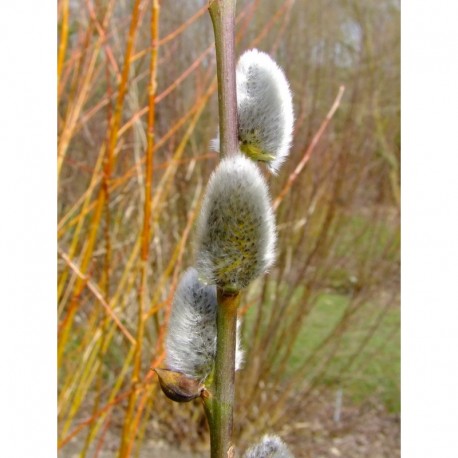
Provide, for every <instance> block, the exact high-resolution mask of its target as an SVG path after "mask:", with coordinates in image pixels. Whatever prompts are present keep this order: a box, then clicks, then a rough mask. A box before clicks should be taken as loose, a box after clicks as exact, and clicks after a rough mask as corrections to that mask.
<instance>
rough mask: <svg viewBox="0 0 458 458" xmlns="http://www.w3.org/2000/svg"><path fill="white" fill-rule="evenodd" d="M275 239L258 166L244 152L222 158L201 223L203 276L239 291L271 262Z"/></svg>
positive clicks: (199, 264) (199, 243)
mask: <svg viewBox="0 0 458 458" xmlns="http://www.w3.org/2000/svg"><path fill="white" fill-rule="evenodd" d="M275 240H276V234H275V222H274V215H273V212H272V208H271V204H270V197H269V192H268V189H267V185H266V183H265V181H264V178H263V176H262V175H261V173H260V171H259V169H258V167H257V166H256V164H255V163H254V162H252V161H251V160H249V159H247V158H246V157H245V156H243V155H241V154H237V155H235V156H231V157H228V158H226V159H223V160H222V161H221V162H220V164H219V165H218V167H217V168H216V170H215V171H214V172H213V174H212V176H211V178H210V181H209V183H208V187H207V191H206V194H205V198H204V202H203V205H202V211H201V214H200V217H199V221H198V224H197V263H196V267H197V270H198V272H199V275H200V278H201V279H202V281H203V282H204V283H206V284H216V285H217V286H219V287H221V288H222V289H223V290H225V291H228V292H237V291H240V290H241V289H243V288H245V287H246V286H248V284H249V283H250V282H251V281H252V280H254V279H255V278H256V277H257V276H259V275H261V274H263V273H264V272H266V271H267V269H268V268H269V267H270V266H271V265H272V263H273V261H274V258H275Z"/></svg>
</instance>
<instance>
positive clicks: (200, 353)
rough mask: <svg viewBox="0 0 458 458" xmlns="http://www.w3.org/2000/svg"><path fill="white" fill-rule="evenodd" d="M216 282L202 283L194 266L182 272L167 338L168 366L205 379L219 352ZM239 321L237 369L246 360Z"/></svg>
mask: <svg viewBox="0 0 458 458" xmlns="http://www.w3.org/2000/svg"><path fill="white" fill-rule="evenodd" d="M217 306H218V304H217V296H216V286H214V285H204V284H202V283H201V282H200V281H199V279H198V275H197V271H196V269H194V268H192V267H191V268H189V269H188V270H187V271H186V272H185V273H184V274H183V276H182V278H181V280H180V283H179V285H178V287H177V290H176V292H175V297H174V300H173V305H172V313H171V316H170V322H169V328H168V334H167V339H166V354H167V356H166V366H167V368H168V369H170V370H173V371H176V372H181V373H183V374H185V375H187V376H188V377H191V378H195V379H198V380H200V381H204V380H205V379H206V378H207V376H208V375H209V374H210V372H211V370H212V368H213V365H214V361H215V355H216V310H217ZM239 325H240V324H239V322H238V323H237V346H236V363H235V364H236V369H235V370H239V369H240V368H241V366H242V363H243V350H242V349H241V345H240V336H239V332H238V330H239Z"/></svg>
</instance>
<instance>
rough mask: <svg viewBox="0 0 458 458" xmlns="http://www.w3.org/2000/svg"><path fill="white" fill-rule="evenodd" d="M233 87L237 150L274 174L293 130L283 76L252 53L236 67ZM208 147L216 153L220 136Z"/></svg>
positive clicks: (268, 59)
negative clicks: (260, 162)
mask: <svg viewBox="0 0 458 458" xmlns="http://www.w3.org/2000/svg"><path fill="white" fill-rule="evenodd" d="M236 85H237V115H238V137H239V145H240V148H241V150H242V151H243V152H244V153H245V154H247V155H248V156H249V157H250V158H251V159H254V160H259V161H262V162H266V163H267V166H268V168H269V170H270V171H271V172H272V173H273V174H275V173H277V172H278V169H279V168H280V166H281V164H282V163H283V162H284V160H285V158H286V157H287V155H288V154H289V150H290V147H291V141H292V133H293V127H294V112H293V103H292V95H291V91H290V88H289V84H288V81H287V79H286V77H285V74H284V73H283V70H282V69H281V68H280V67H279V66H278V65H277V64H276V62H275V61H274V60H273V59H272V58H271V57H270V56H269V55H268V54H266V53H263V52H260V51H258V50H257V49H251V50H249V51H246V52H245V53H243V54H242V56H241V57H240V59H239V61H238V63H237V68H236ZM210 147H211V148H212V149H214V150H216V151H219V136H218V137H217V138H215V139H214V140H212V141H211V143H210Z"/></svg>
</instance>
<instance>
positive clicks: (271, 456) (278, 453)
mask: <svg viewBox="0 0 458 458" xmlns="http://www.w3.org/2000/svg"><path fill="white" fill-rule="evenodd" d="M243 458H294V457H293V455H292V454H291V452H290V451H289V450H288V447H287V446H286V445H285V443H284V442H283V441H282V440H281V439H280V438H279V437H278V436H268V435H266V436H264V437H263V438H262V439H261V442H259V443H258V444H256V445H253V446H252V447H250V448H249V449H248V450H247V451H246V452H245V455H243Z"/></svg>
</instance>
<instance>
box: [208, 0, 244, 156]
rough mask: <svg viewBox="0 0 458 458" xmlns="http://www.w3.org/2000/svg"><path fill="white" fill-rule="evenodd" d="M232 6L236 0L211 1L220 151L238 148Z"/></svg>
mask: <svg viewBox="0 0 458 458" xmlns="http://www.w3.org/2000/svg"><path fill="white" fill-rule="evenodd" d="M235 5H236V0H210V2H209V5H208V10H209V12H210V16H211V19H212V23H213V31H214V34H215V48H216V72H217V76H218V107H219V132H220V148H221V154H222V155H223V156H225V155H232V154H236V152H237V150H238V135H237V130H238V125H237V89H236V84H235Z"/></svg>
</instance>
